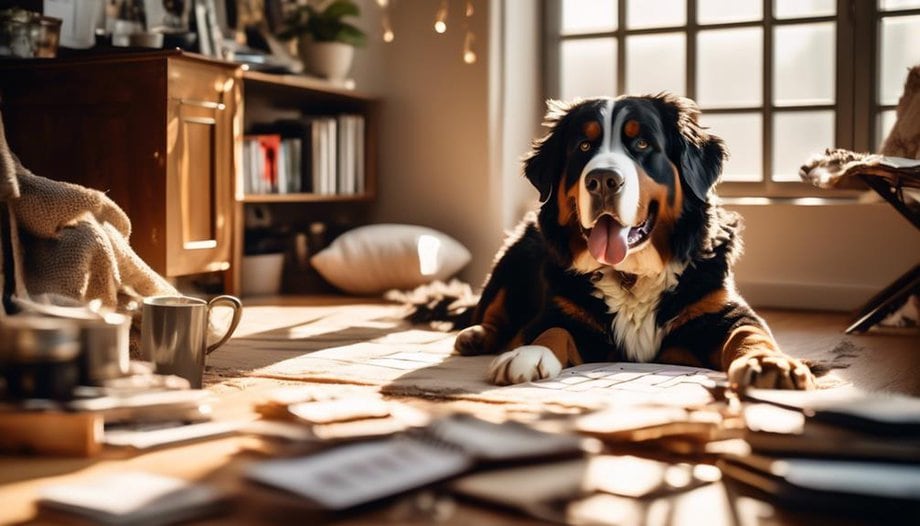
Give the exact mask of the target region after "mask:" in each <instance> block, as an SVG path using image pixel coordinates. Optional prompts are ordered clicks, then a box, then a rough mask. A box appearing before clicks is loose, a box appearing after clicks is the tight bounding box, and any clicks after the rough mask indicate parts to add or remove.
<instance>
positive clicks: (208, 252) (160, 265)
mask: <svg viewBox="0 0 920 526" xmlns="http://www.w3.org/2000/svg"><path fill="white" fill-rule="evenodd" d="M240 75H241V71H240V69H239V68H238V67H237V66H236V65H233V64H226V63H221V62H215V61H210V60H206V59H203V58H199V57H195V56H189V55H185V54H182V53H180V52H178V51H158V52H148V53H122V54H114V55H91V56H85V57H71V58H65V59H56V60H47V61H41V60H26V61H12V62H10V61H6V62H3V63H0V104H2V106H0V108H2V115H3V119H4V123H5V125H6V131H7V138H8V140H9V143H10V146H11V148H12V149H13V152H14V153H15V154H16V155H17V156H19V158H20V160H21V161H22V163H23V164H24V165H25V166H26V167H27V168H29V169H30V170H32V171H33V172H34V173H36V174H38V175H41V176H44V177H48V178H51V179H58V180H63V181H69V182H74V183H78V184H81V185H84V186H88V187H91V188H96V189H99V190H103V191H105V192H107V193H108V195H109V196H110V197H111V198H112V199H113V200H114V201H115V202H116V203H118V204H119V205H120V206H121V207H122V208H123V209H124V210H125V212H126V213H127V214H128V216H129V217H130V218H131V222H132V227H133V232H132V235H131V245H132V247H133V248H134V249H135V251H136V252H137V253H138V254H139V255H140V256H141V257H142V258H143V259H144V260H145V261H146V262H147V263H149V264H150V266H151V267H153V268H154V269H155V270H156V271H157V272H159V273H161V274H163V275H165V276H168V277H176V276H183V275H189V274H197V273H204V272H213V271H225V270H228V269H230V268H231V260H232V256H233V247H232V242H233V237H234V226H233V220H234V217H233V213H234V184H235V181H236V177H235V171H236V167H235V155H234V153H235V152H236V151H237V147H236V145H237V144H238V142H239V134H240V132H241V129H242V124H241V123H242V113H241V111H242V104H241V100H242V99H241V97H242V91H241V81H240ZM229 278H230V279H229V281H230V282H231V283H232V282H233V277H232V275H230V276H229ZM227 288H228V289H232V285H230V286H228V287H227Z"/></svg>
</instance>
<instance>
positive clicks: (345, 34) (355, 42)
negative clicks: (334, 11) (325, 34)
mask: <svg viewBox="0 0 920 526" xmlns="http://www.w3.org/2000/svg"><path fill="white" fill-rule="evenodd" d="M335 39H336V40H338V41H339V42H344V43H346V44H351V45H352V46H355V47H364V44H365V42H366V40H367V37H366V36H365V34H364V32H363V31H361V30H360V29H358V28H357V27H355V26H353V25H351V24H347V23H344V22H343V23H342V27H341V28H340V29H339V31H338V33H337V34H336V37H335Z"/></svg>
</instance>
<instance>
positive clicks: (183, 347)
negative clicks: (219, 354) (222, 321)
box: [141, 295, 243, 389]
mask: <svg viewBox="0 0 920 526" xmlns="http://www.w3.org/2000/svg"><path fill="white" fill-rule="evenodd" d="M218 305H226V306H228V307H230V308H232V309H233V318H232V320H231V321H230V325H229V326H228V327H227V330H226V332H225V333H224V335H223V336H221V337H220V339H219V340H218V341H217V342H216V343H213V344H211V345H208V327H209V326H210V321H211V310H212V309H213V308H214V307H215V306H218ZM242 313H243V304H242V303H241V302H240V300H239V298H236V297H234V296H226V295H225V296H217V297H216V298H214V299H212V300H211V301H204V300H201V299H198V298H189V297H186V296H155V297H150V298H146V299H144V307H143V311H142V314H141V317H142V319H141V356H142V358H143V359H144V360H147V361H150V362H153V364H154V365H155V367H156V372H157V374H174V375H177V376H181V377H182V378H185V379H186V380H188V381H189V383H190V384H191V386H192V388H193V389H199V388H201V384H202V376H203V375H204V362H205V357H206V356H207V355H208V354H211V353H212V352H214V351H215V350H216V349H217V348H218V347H220V346H221V345H223V344H224V343H226V341H227V340H229V339H230V336H231V335H232V334H233V331H234V330H235V329H236V326H237V325H239V323H240V315H241V314H242Z"/></svg>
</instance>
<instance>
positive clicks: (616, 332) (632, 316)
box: [594, 263, 684, 362]
mask: <svg viewBox="0 0 920 526" xmlns="http://www.w3.org/2000/svg"><path fill="white" fill-rule="evenodd" d="M683 271H684V266H683V265H677V264H674V263H669V264H668V265H666V266H665V268H664V270H663V271H662V272H660V273H658V274H654V275H651V276H640V277H639V278H638V279H637V280H636V283H635V284H634V285H633V286H632V287H631V288H628V289H626V288H623V287H622V286H621V285H620V282H619V280H617V279H616V278H614V277H613V274H612V273H613V271H612V270H605V271H604V277H603V278H601V279H600V280H599V281H597V282H595V284H594V287H595V288H596V289H597V290H596V291H595V292H594V295H595V297H597V298H600V299H602V300H604V303H606V304H607V311H608V312H610V313H611V314H616V316H615V317H614V319H613V322H612V323H611V327H610V328H611V330H612V332H613V337H614V339H615V340H616V343H617V344H618V345H619V346H620V347H621V348H622V349H623V350H624V351H625V352H626V356H627V358H629V359H630V360H631V361H635V362H648V361H651V360H652V359H653V358H654V357H655V355H656V354H658V348H659V346H660V345H661V340H662V338H663V337H664V333H663V332H662V331H661V330H660V328H659V327H658V326H657V324H656V323H655V310H656V308H657V307H658V302H659V301H660V300H661V295H662V294H664V293H665V292H666V291H668V290H670V289H672V288H674V287H675V286H676V285H677V279H678V278H679V277H680V275H681V273H682V272H683Z"/></svg>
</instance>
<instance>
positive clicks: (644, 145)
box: [635, 139, 650, 151]
mask: <svg viewBox="0 0 920 526" xmlns="http://www.w3.org/2000/svg"><path fill="white" fill-rule="evenodd" d="M635 146H636V149H637V150H639V151H645V150H648V147H649V146H650V145H649V143H648V141H646V140H645V139H638V140H637V141H636V143H635Z"/></svg>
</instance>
